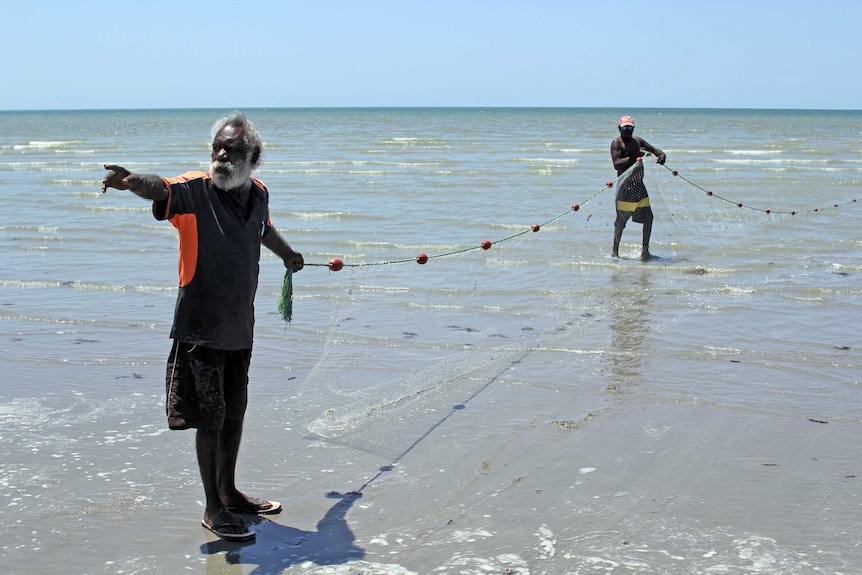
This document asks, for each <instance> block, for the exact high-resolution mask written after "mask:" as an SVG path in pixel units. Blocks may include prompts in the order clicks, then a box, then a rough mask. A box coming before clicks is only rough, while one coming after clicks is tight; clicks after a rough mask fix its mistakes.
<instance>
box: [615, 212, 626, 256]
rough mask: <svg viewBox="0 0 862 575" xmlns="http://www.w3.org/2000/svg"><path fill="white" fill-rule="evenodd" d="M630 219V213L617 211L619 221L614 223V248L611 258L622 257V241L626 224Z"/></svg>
mask: <svg viewBox="0 0 862 575" xmlns="http://www.w3.org/2000/svg"><path fill="white" fill-rule="evenodd" d="M630 217H631V213H630V212H620V211H617V219H616V220H615V221H614V248H613V251H612V252H611V257H614V258H618V257H620V240H621V239H622V237H623V230H624V229H625V227H626V222H627V221H628V219H629V218H630Z"/></svg>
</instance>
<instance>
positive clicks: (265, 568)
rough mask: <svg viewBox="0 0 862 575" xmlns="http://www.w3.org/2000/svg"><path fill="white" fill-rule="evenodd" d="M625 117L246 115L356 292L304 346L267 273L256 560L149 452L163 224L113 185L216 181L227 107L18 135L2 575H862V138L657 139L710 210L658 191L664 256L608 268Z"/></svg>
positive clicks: (4, 319) (708, 121) (50, 124)
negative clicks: (211, 142)
mask: <svg viewBox="0 0 862 575" xmlns="http://www.w3.org/2000/svg"><path fill="white" fill-rule="evenodd" d="M619 115H620V114H619V113H618V111H616V110H600V109H598V110H578V109H571V110H568V109H561V110H543V109H537V110H530V109H527V110H508V109H506V110H487V111H486V110H466V109H465V110H436V109H428V110H425V109H417V110H371V111H364V110H258V111H256V113H255V115H254V119H255V120H256V121H257V122H258V126H259V127H260V128H261V129H262V130H264V129H265V134H266V139H267V142H272V145H271V146H269V148H268V150H269V154H268V156H267V159H266V162H265V164H264V167H263V168H262V169H261V170H260V174H259V175H260V177H261V178H262V179H263V180H264V181H265V182H267V185H268V186H270V189H271V190H272V193H273V196H272V203H273V218H274V222H276V223H277V225H278V227H279V229H281V230H285V231H286V233H287V235H288V236H289V239H290V240H291V242H292V243H293V244H294V245H295V246H296V247H297V248H299V249H301V250H302V251H303V252H304V253H305V254H306V261H307V262H316V263H321V262H324V263H325V262H326V261H328V260H329V258H331V257H333V256H338V257H341V258H343V259H344V261H345V269H343V270H342V271H341V272H338V273H335V272H331V271H330V270H328V269H327V268H326V267H322V266H319V267H312V266H307V268H306V269H304V270H303V271H302V272H301V273H300V274H297V276H296V277H295V278H294V291H295V301H294V306H293V307H294V319H293V322H292V323H291V324H290V325H287V324H285V322H284V321H283V320H282V319H281V318H280V317H279V315H278V313H277V302H278V299H279V295H280V293H281V292H280V289H281V286H282V278H283V274H284V270H283V266H281V265H280V263H279V262H278V261H276V260H275V258H274V256H272V255H271V254H265V255H264V257H263V258H262V261H261V284H260V288H259V290H258V295H257V300H256V304H257V305H256V317H257V324H256V329H255V343H254V353H253V356H252V368H251V386H250V405H249V411H248V414H247V418H246V428H245V435H244V441H243V444H242V448H241V451H240V461H239V469H238V474H239V477H238V480H239V485H240V487H241V488H243V489H244V490H245V491H246V492H247V493H248V494H250V495H252V496H256V497H265V498H268V499H275V500H278V501H280V502H282V504H283V506H284V511H283V512H282V513H281V514H279V515H274V516H270V517H267V518H260V519H254V521H255V523H254V525H253V529H254V530H255V531H256V534H257V537H256V540H255V541H254V542H252V543H249V544H236V543H225V542H222V541H219V540H217V539H215V538H214V536H213V535H212V534H210V533H209V532H208V531H206V530H205V529H204V528H202V527H201V525H200V522H201V519H202V516H203V503H202V500H203V488H202V486H201V481H200V477H199V473H198V468H197V463H196V461H195V452H194V433H193V432H171V431H168V430H167V428H166V422H165V416H164V406H163V397H164V370H165V360H166V358H167V354H168V351H169V349H170V340H169V338H168V334H169V332H170V327H171V319H172V312H173V308H174V305H175V301H176V282H177V275H176V272H177V268H176V265H177V252H176V249H177V247H176V234H175V230H173V229H172V228H171V226H169V225H167V224H164V223H163V222H162V223H159V222H156V221H154V220H153V219H152V215H151V213H150V208H149V206H148V205H147V204H146V202H142V201H139V200H138V199H137V198H133V197H129V196H128V195H121V194H113V193H109V194H101V192H100V190H99V185H100V179H101V177H102V174H103V167H102V164H103V163H104V162H107V161H118V162H119V161H122V162H125V163H127V164H128V165H130V166H132V165H134V166H135V167H136V168H143V169H146V170H152V171H154V172H162V173H164V174H166V175H170V174H176V173H182V172H183V171H185V170H186V169H188V168H189V167H190V166H195V165H196V164H195V162H200V161H205V159H206V157H207V155H208V153H209V152H208V151H207V148H206V147H205V146H203V140H205V138H204V137H203V136H205V134H206V131H207V130H208V128H209V126H210V125H211V123H212V121H213V119H214V117H215V116H216V114H215V112H214V111H212V110H192V111H172V112H163V111H158V110H152V111H128V112H124V111H106V112H68V113H48V112H46V113H44V114H42V113H33V114H12V115H7V116H4V118H3V120H4V124H3V125H4V126H6V128H7V129H4V130H0V134H5V135H4V136H3V137H2V138H0V139H2V140H3V141H2V142H0V173H3V174H5V176H4V177H5V178H6V179H7V180H8V181H9V182H14V184H15V185H10V186H9V187H8V188H9V192H10V194H11V195H10V196H9V198H8V201H7V202H5V203H4V205H3V208H0V209H5V210H6V212H5V217H0V221H2V222H4V223H3V225H0V247H2V250H3V251H2V255H3V262H4V266H3V267H2V268H0V325H2V330H0V369H2V371H3V378H2V382H0V453H2V456H0V457H2V463H0V565H2V567H0V570H2V572H3V573H8V574H10V575H33V574H35V575H42V574H44V575H55V574H57V573H64V574H70V575H117V574H123V575H150V574H153V575H163V574H165V573H170V574H175V573H190V574H193V575H194V574H205V575H247V574H254V575H292V574H311V575H348V574H349V575H377V574H380V575H393V574H394V575H407V574H415V575H438V574H449V575H456V574H457V575H480V574H481V575H486V574H489V573H490V574H508V575H513V574H518V575H524V574H530V575H570V574H571V575H605V574H612V575H631V574H636V575H668V574H671V575H673V574H681V575H682V574H686V575H688V574H704V575H715V574H720V575H724V574H734V575H736V574H745V575H748V574H763V575H788V574H789V575H811V574H819V573H822V574H829V575H836V574H840V575H851V574H852V575H860V574H862V549H860V545H859V537H858V534H859V532H860V523H862V519H860V517H862V513H860V511H862V509H860V506H862V501H860V495H859V493H860V489H859V481H860V478H862V457H860V452H859V447H858V446H859V445H860V440H862V425H860V422H862V411H860V405H862V402H860V397H859V392H860V378H859V373H860V371H859V366H860V365H862V340H860V331H859V328H858V325H857V322H855V321H854V320H855V319H856V318H858V317H859V313H860V304H859V302H860V301H862V299H860V295H862V292H860V288H859V282H858V278H859V274H860V271H862V267H860V265H859V257H858V255H859V248H860V247H862V245H860V241H859V229H860V226H859V221H860V212H859V206H858V203H856V202H853V201H852V200H853V198H855V197H856V195H857V194H858V189H859V187H858V185H859V152H858V149H859V148H858V129H855V128H853V126H856V125H858V121H859V114H858V113H856V112H854V113H849V114H848V113H838V112H836V113H821V112H811V113H807V112H786V111H756V110H753V111H752V110H749V111H726V110H712V111H696V112H695V111H691V110H669V111H668V110H665V111H642V112H638V114H636V115H637V117H638V121H639V122H640V126H642V128H641V130H642V131H641V133H644V134H646V135H648V138H649V141H650V142H652V143H654V144H656V145H658V146H660V147H661V148H662V149H663V150H665V151H667V152H668V157H669V160H668V163H669V164H670V165H669V166H667V167H672V168H673V169H679V170H680V172H681V173H682V174H684V175H685V176H686V177H689V178H691V180H692V181H695V182H697V183H699V184H702V185H704V186H708V187H709V188H710V189H714V190H716V195H714V196H707V195H706V194H704V193H703V192H702V191H701V190H699V189H696V188H694V187H693V186H692V185H690V184H688V183H686V182H684V181H682V180H681V179H680V178H677V177H675V176H673V175H672V173H671V172H670V171H669V170H668V169H666V168H660V167H658V166H652V167H651V168H650V169H649V170H647V177H648V179H649V183H648V187H649V190H650V197H651V199H652V201H654V202H655V211H656V220H657V222H656V225H655V227H654V230H653V240H652V244H651V250H652V251H654V253H656V254H657V255H659V256H660V259H658V260H655V261H651V262H648V263H643V262H641V261H640V260H639V258H638V255H639V252H638V248H639V243H638V242H639V240H640V237H639V233H638V232H639V230H638V228H637V227H636V226H635V225H634V224H632V227H631V229H629V228H627V230H626V232H625V234H624V236H623V244H624V245H623V247H622V250H621V256H623V257H621V258H620V259H615V258H611V257H610V249H611V245H610V242H611V239H612V231H613V219H614V210H613V201H612V198H613V196H612V195H610V194H609V193H608V192H607V191H606V190H607V188H606V184H605V182H606V181H607V180H608V178H609V177H613V176H612V171H611V165H610V162H609V158H608V149H607V146H608V143H609V141H610V137H611V135H612V132H613V129H614V128H615V122H616V121H617V118H619ZM608 121H609V122H610V124H608V123H607V122H608ZM165 126H170V127H171V128H170V129H171V132H172V134H175V140H173V145H174V148H172V149H175V150H176V153H175V154H173V153H171V154H166V153H165V152H164V151H163V150H157V149H155V148H154V147H153V146H154V143H156V142H160V141H162V140H163V139H164V132H165V130H166V128H165ZM609 126H610V128H611V130H610V133H609V129H608V127H609ZM644 128H647V129H644ZM131 132H134V135H130V136H129V137H128V138H125V139H123V140H122V142H119V141H118V137H117V134H118V133H122V134H129V133H131ZM609 173H610V175H609ZM718 195H721V196H722V197H723V198H726V199H728V200H729V201H722V200H720V199H719V198H718V197H716V196H718ZM34 198H36V200H35V201H34ZM590 198H592V199H590ZM588 199H590V201H586V200H588ZM737 201H738V202H740V203H743V204H744V205H745V206H746V208H749V209H740V208H739V207H738V205H737V203H736V202H737ZM573 202H580V204H579V206H580V209H579V210H577V211H575V210H573V209H571V206H572V205H573ZM754 208H757V209H754ZM765 208H769V209H772V210H774V211H772V212H770V213H767V212H766V211H765V210H764V209H765ZM815 208H816V210H815ZM788 210H796V211H797V212H796V215H790V214H789V213H787V211H788ZM781 211H784V212H785V213H783V214H782V213H779V212H781ZM558 214H565V216H566V217H560V218H559V219H555V220H553V221H551V220H550V218H554V217H555V216H557V215H558ZM536 222H538V223H540V224H542V225H541V226H540V228H541V229H540V232H539V233H534V232H533V231H530V230H531V224H533V223H536ZM545 222H548V224H545ZM520 232H524V234H523V235H518V236H517V238H515V239H512V240H511V241H506V242H504V243H494V244H493V246H492V247H491V248H490V249H489V250H484V249H482V248H481V247H479V242H481V241H483V240H485V239H489V240H492V241H498V240H501V239H502V238H507V237H509V236H511V235H512V234H519V233H520ZM464 246H473V247H475V248H477V249H474V250H472V251H470V252H469V253H460V252H459V250H460V249H461V248H463V247H464ZM420 252H423V253H426V254H429V256H433V255H440V254H443V253H450V255H449V256H447V257H445V258H443V257H440V258H434V259H430V260H429V261H428V262H427V263H426V264H425V265H421V266H420V265H417V264H416V261H415V259H414V256H415V255H416V254H418V253H420ZM456 252H459V253H456ZM392 260H395V261H402V262H403V263H400V264H399V265H394V264H393V265H364V266H363V265H358V266H357V267H350V264H363V263H375V262H381V261H392Z"/></svg>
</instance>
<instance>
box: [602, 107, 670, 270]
mask: <svg viewBox="0 0 862 575" xmlns="http://www.w3.org/2000/svg"><path fill="white" fill-rule="evenodd" d="M619 130H620V137H619V138H617V139H616V140H614V141H613V142H611V160H613V162H614V168H616V170H617V176H622V175H623V174H624V173H625V172H626V171H627V170H628V169H629V168H631V167H632V166H635V164H637V165H636V166H635V167H634V169H632V171H631V172H630V173H629V174H628V176H627V177H626V178H623V179H620V180H619V181H618V182H617V198H616V207H617V219H616V221H615V222H614V249H613V252H611V255H612V256H613V257H615V258H618V257H620V253H619V252H620V238H622V236H623V229H624V228H625V227H626V222H628V220H629V218H631V219H632V221H634V222H636V223H639V224H643V232H644V235H643V248H642V250H641V259H642V260H648V259H650V258H651V257H652V254H650V251H649V239H650V235H651V234H652V208H651V207H650V204H649V195H647V189H646V186H645V185H644V181H643V176H644V173H643V163H642V162H640V161H639V160H640V158H641V156H643V154H644V152H649V153H651V154H653V155H654V156H655V157H656V160H657V161H658V163H659V164H664V162H665V159H666V156H665V153H664V152H662V151H661V150H659V149H658V148H656V147H654V146H651V145H650V144H649V142H647V141H646V140H644V139H643V138H640V137H638V136H635V135H634V131H635V121H634V118H632V117H631V116H623V117H622V118H620V124H619Z"/></svg>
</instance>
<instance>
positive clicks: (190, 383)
mask: <svg viewBox="0 0 862 575" xmlns="http://www.w3.org/2000/svg"><path fill="white" fill-rule="evenodd" d="M250 364H251V350H250V349H240V350H221V349H212V348H209V347H203V346H200V345H194V344H190V343H185V342H182V341H176V340H174V344H173V346H172V347H171V355H170V357H168V368H167V374H166V376H165V391H166V406H165V408H166V412H167V416H168V427H169V428H171V429H189V428H200V429H221V428H222V427H223V426H224V422H225V420H226V419H232V420H242V419H243V417H244V416H245V408H246V405H247V404H248V367H249V365H250Z"/></svg>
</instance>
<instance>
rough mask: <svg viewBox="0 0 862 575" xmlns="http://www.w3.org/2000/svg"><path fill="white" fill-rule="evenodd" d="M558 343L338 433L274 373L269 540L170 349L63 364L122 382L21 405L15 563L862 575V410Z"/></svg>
mask: <svg viewBox="0 0 862 575" xmlns="http://www.w3.org/2000/svg"><path fill="white" fill-rule="evenodd" d="M555 359H559V358H555V357H554V354H553V353H535V354H531V355H530V356H529V357H525V358H523V359H522V360H519V361H517V362H513V363H512V365H511V367H508V368H505V369H504V370H502V372H501V373H487V372H486V373H484V374H483V373H473V374H470V377H469V378H468V381H467V383H465V384H464V385H462V386H459V387H457V388H452V389H450V390H449V391H448V392H435V393H433V394H429V395H418V396H416V397H415V398H414V399H412V400H408V401H407V402H406V403H405V404H404V405H400V406H399V407H398V408H397V409H394V410H392V412H390V413H387V414H383V416H382V417H372V418H369V420H368V422H367V424H365V425H361V426H358V427H357V428H356V429H354V430H352V431H350V432H349V433H345V434H343V435H342V436H341V437H339V438H336V439H332V440H322V439H321V438H319V437H315V436H313V435H311V434H309V433H308V432H307V431H306V430H305V428H304V425H305V424H307V423H308V421H309V418H310V415H311V414H315V413H318V411H317V410H318V409H319V408H320V406H321V405H323V404H324V403H325V402H323V401H322V400H321V398H320V397H315V396H314V395H311V394H307V393H306V394H299V395H293V396H289V395H287V394H284V395H281V396H280V397H278V396H277V395H276V394H273V395H269V394H268V393H266V392H263V389H266V388H265V386H264V387H263V388H262V389H261V391H262V393H260V394H257V396H256V394H255V392H254V389H253V390H252V406H251V408H250V411H249V416H248V420H247V427H246V429H247V433H246V441H245V443H244V445H243V451H242V453H241V461H240V473H239V479H240V484H241V486H242V487H244V488H245V489H246V490H247V491H248V492H249V493H250V494H252V495H256V496H262V497H269V498H273V499H277V500H279V501H281V502H282V503H283V505H284V508H285V511H284V512H283V513H281V514H280V515H275V516H271V517H269V518H266V519H264V518H260V519H255V520H254V521H255V524H254V530H255V531H256V533H257V539H256V541H255V542H253V543H249V544H239V543H227V542H222V541H219V540H217V539H216V538H215V537H214V536H212V535H211V534H209V533H208V532H206V531H205V530H204V529H203V528H201V527H200V524H199V523H200V518H201V515H202V503H201V499H202V488H201V487H200V481H199V479H198V476H197V469H196V466H195V464H194V454H193V447H192V446H193V435H192V432H168V431H165V429H164V425H163V421H162V418H161V414H162V411H161V410H162V406H161V401H162V400H161V396H160V395H159V394H158V393H156V392H153V393H145V392H141V390H142V389H154V388H157V387H158V385H159V381H158V377H159V376H160V371H161V367H160V366H156V365H151V366H142V367H141V369H139V370H136V372H135V375H134V376H131V377H127V376H128V375H129V374H126V373H125V372H123V371H122V369H123V368H120V367H117V366H87V367H74V366H68V367H63V366H56V367H52V368H50V369H46V370H43V375H44V376H45V377H49V378H52V379H53V380H55V381H59V380H62V378H75V377H79V376H81V375H82V374H83V373H86V375H87V377H88V378H89V380H90V381H92V382H94V385H95V384H98V382H100V381H101V382H113V384H114V391H115V394H114V395H113V396H112V397H108V398H104V399H103V400H102V401H100V402H96V403H94V402H92V401H89V400H88V399H87V398H86V396H85V395H84V394H73V395H72V396H71V398H70V396H67V395H64V394H63V393H57V394H54V395H51V396H48V397H46V398H44V399H40V400H35V399H28V398H20V399H17V400H13V401H10V402H8V403H6V404H4V405H3V406H2V411H0V442H2V445H3V449H4V451H5V452H6V455H5V456H4V464H3V472H2V475H0V480H2V485H3V499H2V501H0V509H2V517H3V521H2V527H0V531H2V538H0V555H2V556H3V564H4V571H5V572H7V573H11V574H32V573H61V572H62V573H81V574H97V573H98V574H101V573H206V574H207V575H216V574H230V575H234V574H236V575H239V574H249V573H251V574H256V575H260V574H274V573H312V574H375V573H380V574H408V573H418V574H424V573H429V574H430V573H452V574H454V573H477V574H478V573H511V574H515V573H517V574H526V573H532V574H536V573H548V574H552V573H791V574H792V573H800V574H801V573H819V572H822V573H859V572H862V549H860V545H859V542H858V539H857V537H856V534H858V533H859V528H860V523H862V519H860V518H862V513H860V505H862V501H860V496H859V481H862V469H860V467H859V458H858V445H859V440H860V433H859V425H858V422H855V421H840V420H838V421H825V420H819V419H813V418H804V417H788V416H785V415H778V414H772V413H767V412H762V411H754V410H746V409H740V408H728V407H723V406H720V405H716V404H710V403H703V402H698V401H696V400H692V401H690V402H667V401H662V400H656V399H651V398H649V397H644V396H643V395H640V394H629V393H627V391H626V390H625V389H621V390H608V389H601V390H594V391H593V392H590V393H581V394H574V393H572V392H571V391H565V390H566V389H569V390H570V389H571V386H569V385H567V386H559V387H558V386H556V385H554V384H553V383H548V382H547V380H544V379H545V378H544V377H543V378H541V379H543V380H544V381H539V379H538V378H534V377H533V376H531V373H534V370H533V369H532V368H533V367H534V366H535V367H536V370H535V372H536V373H538V372H541V371H542V370H540V369H538V365H539V364H542V365H547V363H548V362H549V361H550V362H553V361H554V360H555ZM49 372H50V373H49ZM255 376H257V377H258V379H260V378H261V377H264V378H265V377H266V374H263V375H262V374H261V373H257V374H256V373H255V372H254V370H253V377H255ZM559 377H560V379H561V380H563V379H568V378H571V377H572V374H571V373H566V372H564V371H560V373H559Z"/></svg>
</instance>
